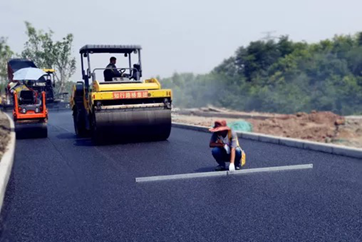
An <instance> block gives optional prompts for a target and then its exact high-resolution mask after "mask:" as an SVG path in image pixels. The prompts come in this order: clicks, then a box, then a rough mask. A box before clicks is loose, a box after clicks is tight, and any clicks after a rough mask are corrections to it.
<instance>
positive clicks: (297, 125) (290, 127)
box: [173, 107, 362, 148]
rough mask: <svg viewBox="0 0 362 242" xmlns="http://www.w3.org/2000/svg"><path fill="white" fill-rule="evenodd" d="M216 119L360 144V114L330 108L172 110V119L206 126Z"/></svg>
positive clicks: (292, 135)
mask: <svg viewBox="0 0 362 242" xmlns="http://www.w3.org/2000/svg"><path fill="white" fill-rule="evenodd" d="M215 119H226V120H227V121H228V122H230V121H236V120H245V121H248V122H250V123H251V124H252V125H253V132H255V133H262V134H269V135H275V136H282V137H289V138H297V139H304V140H310V141H317V142H324V143H334V144H341V145H347V146H353V147H361V148H362V117H343V116H339V115H337V114H334V113H332V112H316V111H313V112H311V113H297V114H290V115H283V114H270V113H256V112H253V113H246V112H233V111H231V110H226V109H216V108H213V107H211V108H201V109H192V110H176V111H175V112H174V113H173V121H174V122H180V123H188V124H195V125H201V126H205V127H210V126H212V124H213V121H214V120H215Z"/></svg>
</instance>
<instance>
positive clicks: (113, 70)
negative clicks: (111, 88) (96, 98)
mask: <svg viewBox="0 0 362 242" xmlns="http://www.w3.org/2000/svg"><path fill="white" fill-rule="evenodd" d="M103 75H104V81H113V77H121V73H120V72H119V71H118V70H117V67H116V65H115V64H112V63H109V64H108V65H107V67H106V69H105V70H104V72H103Z"/></svg>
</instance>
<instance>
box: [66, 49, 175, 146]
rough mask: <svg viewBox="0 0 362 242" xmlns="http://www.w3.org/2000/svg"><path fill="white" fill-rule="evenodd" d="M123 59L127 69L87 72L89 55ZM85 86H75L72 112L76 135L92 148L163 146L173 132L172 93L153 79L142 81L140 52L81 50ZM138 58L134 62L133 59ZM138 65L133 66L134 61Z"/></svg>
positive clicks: (126, 50) (139, 50)
mask: <svg viewBox="0 0 362 242" xmlns="http://www.w3.org/2000/svg"><path fill="white" fill-rule="evenodd" d="M102 53H103V54H104V53H106V54H112V56H113V55H116V54H121V55H122V57H125V58H126V59H127V60H128V63H127V65H128V67H127V68H117V69H116V75H114V76H113V77H112V79H111V80H109V79H108V80H104V79H107V78H105V77H106V76H107V71H115V70H109V68H99V67H96V68H94V69H92V68H91V59H90V56H91V55H92V54H102ZM80 55H81V67H82V78H83V81H81V82H77V84H76V85H74V88H73V92H72V97H71V100H70V102H71V107H72V110H73V120H74V128H75V132H76V134H77V135H78V136H83V137H84V136H89V135H90V136H91V137H92V139H93V141H94V142H95V143H103V142H105V141H109V140H112V141H113V140H115V141H121V140H122V141H123V140H124V141H127V140H130V139H134V138H136V139H138V138H140V139H147V140H165V139H167V138H168V137H169V135H170V132H171V103H172V91H171V90H170V89H162V88H161V84H160V83H159V82H158V80H157V79H155V78H150V79H146V80H141V77H142V65H141V47H140V46H135V45H127V46H126V45H86V46H84V47H82V48H81V49H80ZM134 57H136V58H134ZM134 59H136V62H133V60H134Z"/></svg>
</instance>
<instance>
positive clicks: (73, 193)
mask: <svg viewBox="0 0 362 242" xmlns="http://www.w3.org/2000/svg"><path fill="white" fill-rule="evenodd" d="M48 131H49V136H48V138H46V139H27V140H26V139H24V140H17V146H16V157H15V163H14V167H13V171H12V175H11V177H10V181H9V184H8V188H7V192H6V197H5V201H4V206H3V209H2V212H1V221H0V229H1V231H0V232H1V234H0V235H1V237H0V240H1V241H362V161H361V160H358V159H353V158H347V157H343V156H336V155H330V154H325V153H321V152H314V151H307V150H300V149H297V148H290V147H284V146H279V145H275V144H268V143H261V142H255V141H249V140H240V144H241V146H242V147H243V149H244V150H245V152H246V154H247V165H246V167H245V169H247V168H257V167H270V166H284V165H296V164H310V163H311V164H313V165H314V168H313V169H309V170H298V171H283V172H272V173H259V174H249V175H240V176H228V177H210V178H195V179H188V180H173V181H159V182H149V183H136V182H135V178H136V177H144V176H155V175H171V174H181V173H194V172H205V171H210V172H214V171H213V169H214V167H215V166H216V163H215V161H214V160H213V158H212V156H211V152H210V149H209V148H208V142H209V139H210V134H208V133H202V132H195V131H189V130H183V129H177V128H173V129H172V133H171V136H170V138H169V139H168V141H162V142H140V143H129V144H114V145H104V146H94V145H93V144H92V142H91V141H90V140H89V139H85V138H77V137H76V136H75V134H74V130H73V122H72V118H71V113H70V112H69V111H61V112H51V113H50V118H49V124H48Z"/></svg>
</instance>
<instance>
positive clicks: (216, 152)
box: [210, 120, 245, 171]
mask: <svg viewBox="0 0 362 242" xmlns="http://www.w3.org/2000/svg"><path fill="white" fill-rule="evenodd" d="M210 131H211V132H213V134H212V136H211V140H210V148H212V156H213V157H214V158H215V160H216V162H217V163H218V164H219V165H218V166H217V167H216V168H215V170H216V171H222V170H226V167H225V162H230V165H229V170H230V171H234V170H240V169H241V166H242V165H244V164H241V158H242V155H245V154H244V152H243V151H242V149H241V148H240V146H239V140H238V136H237V135H236V133H235V132H234V131H233V130H231V128H229V127H228V126H227V125H226V121H225V120H220V121H215V124H214V127H213V128H211V129H210ZM243 163H244V162H243Z"/></svg>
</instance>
